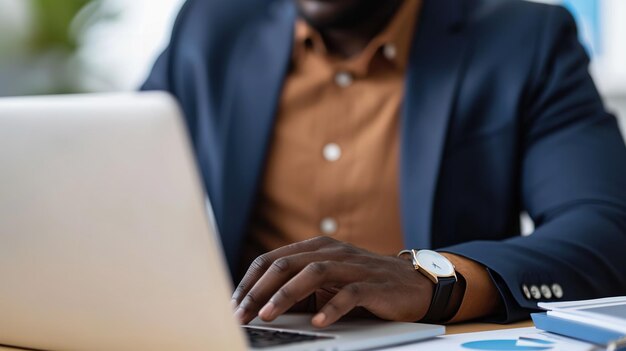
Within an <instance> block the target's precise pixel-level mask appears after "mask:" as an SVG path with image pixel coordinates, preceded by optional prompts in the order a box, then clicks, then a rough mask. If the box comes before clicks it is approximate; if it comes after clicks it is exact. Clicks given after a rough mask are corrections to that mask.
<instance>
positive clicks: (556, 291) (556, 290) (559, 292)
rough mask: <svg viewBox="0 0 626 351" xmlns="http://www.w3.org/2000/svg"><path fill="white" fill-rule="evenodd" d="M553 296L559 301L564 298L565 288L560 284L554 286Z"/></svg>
mask: <svg viewBox="0 0 626 351" xmlns="http://www.w3.org/2000/svg"><path fill="white" fill-rule="evenodd" d="M552 294H553V295H554V297H556V298H557V299H560V298H562V297H563V288H562V287H561V286H560V285H559V284H552Z"/></svg>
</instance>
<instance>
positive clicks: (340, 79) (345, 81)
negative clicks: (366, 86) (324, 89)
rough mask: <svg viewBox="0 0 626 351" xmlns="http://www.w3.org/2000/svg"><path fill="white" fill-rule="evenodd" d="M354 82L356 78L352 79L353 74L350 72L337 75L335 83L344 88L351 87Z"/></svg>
mask: <svg viewBox="0 0 626 351" xmlns="http://www.w3.org/2000/svg"><path fill="white" fill-rule="evenodd" d="M353 82H354V77H352V74H350V73H348V72H345V71H344V72H339V73H337V75H335V83H336V84H337V85H338V86H340V87H342V88H347V87H349V86H351V85H352V83H353Z"/></svg>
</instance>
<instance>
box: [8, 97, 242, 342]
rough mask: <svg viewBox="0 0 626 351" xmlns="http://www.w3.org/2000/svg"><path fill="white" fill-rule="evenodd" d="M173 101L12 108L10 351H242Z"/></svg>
mask: <svg viewBox="0 0 626 351" xmlns="http://www.w3.org/2000/svg"><path fill="white" fill-rule="evenodd" d="M204 201H205V200H204V197H203V189H202V187H201V183H200V180H199V177H198V174H197V171H196V167H195V164H194V159H193V156H192V150H191V147H190V145H189V143H188V141H187V136H186V131H185V128H184V125H183V121H182V118H181V114H180V112H179V110H178V107H177V105H176V103H175V102H174V100H173V99H172V98H171V97H169V96H167V95H165V94H163V93H143V94H137V93H132V94H122V95H88V96H65V97H28V98H9V99H0V344H4V345H13V346H21V347H28V348H35V349H49V350H60V349H63V350H78V349H82V350H243V349H245V347H246V346H245V341H244V337H243V334H242V333H241V330H240V328H238V326H237V324H236V321H235V320H234V318H233V317H232V311H231V307H230V305H229V304H228V303H227V302H228V301H229V298H230V289H231V287H230V282H229V280H228V278H227V275H226V267H225V264H224V262H223V259H222V257H221V255H222V254H221V250H220V249H219V246H218V245H219V243H218V242H217V239H216V238H215V236H214V233H213V232H212V231H211V229H210V226H209V225H208V223H207V219H206V213H205V202H204Z"/></svg>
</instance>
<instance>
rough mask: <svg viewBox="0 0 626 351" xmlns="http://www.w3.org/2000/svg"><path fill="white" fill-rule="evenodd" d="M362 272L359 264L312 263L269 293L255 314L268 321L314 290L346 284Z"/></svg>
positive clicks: (362, 275)
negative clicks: (268, 298)
mask: <svg viewBox="0 0 626 351" xmlns="http://www.w3.org/2000/svg"><path fill="white" fill-rule="evenodd" d="M366 275H367V271H366V270H365V269H364V267H363V266H362V265H359V264H351V263H343V262H337V261H323V262H320V261H317V262H312V263H310V264H309V265H307V266H306V268H304V269H303V270H302V271H301V272H300V273H298V274H297V275H296V276H295V277H293V278H292V279H291V280H289V282H287V283H286V284H285V285H283V286H282V287H281V288H280V289H278V290H277V291H276V293H275V294H273V296H272V297H271V299H270V300H269V302H268V303H267V305H265V306H264V307H263V309H262V310H261V311H260V312H259V317H261V319H263V320H265V321H272V320H274V319H276V317H278V316H279V315H281V314H283V313H285V312H286V311H288V310H289V309H290V308H291V307H292V306H294V305H295V304H296V303H298V301H301V300H303V299H305V298H307V297H308V296H310V295H311V294H313V293H314V292H315V291H316V290H318V289H321V288H324V287H332V286H337V285H339V286H343V285H346V284H350V283H353V282H355V281H360V280H363V279H365V278H366Z"/></svg>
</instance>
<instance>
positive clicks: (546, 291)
mask: <svg viewBox="0 0 626 351" xmlns="http://www.w3.org/2000/svg"><path fill="white" fill-rule="evenodd" d="M540 289H541V295H543V297H544V298H545V299H548V300H550V299H551V298H552V290H550V287H549V286H547V285H542V286H541V287H540Z"/></svg>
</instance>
